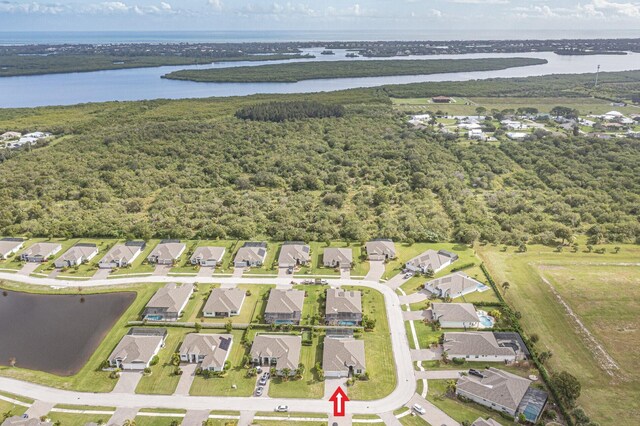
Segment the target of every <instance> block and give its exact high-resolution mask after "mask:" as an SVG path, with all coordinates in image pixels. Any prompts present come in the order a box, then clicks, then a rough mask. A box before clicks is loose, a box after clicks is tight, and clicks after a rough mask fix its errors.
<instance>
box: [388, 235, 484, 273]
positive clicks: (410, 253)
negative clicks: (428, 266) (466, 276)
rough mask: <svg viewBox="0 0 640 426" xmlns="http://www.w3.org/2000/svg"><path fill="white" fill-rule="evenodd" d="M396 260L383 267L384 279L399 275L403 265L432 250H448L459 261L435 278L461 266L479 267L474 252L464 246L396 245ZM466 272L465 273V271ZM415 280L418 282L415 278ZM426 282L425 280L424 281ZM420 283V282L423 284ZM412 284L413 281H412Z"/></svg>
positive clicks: (435, 244) (447, 244)
mask: <svg viewBox="0 0 640 426" xmlns="http://www.w3.org/2000/svg"><path fill="white" fill-rule="evenodd" d="M395 246H396V256H397V257H396V259H393V260H391V261H390V262H388V263H387V264H386V266H385V273H384V275H383V278H384V279H389V278H391V277H393V276H394V275H397V274H399V273H400V272H401V271H402V269H403V268H404V265H405V263H407V261H409V260H411V259H413V258H414V257H416V256H418V255H419V254H421V253H423V252H425V251H427V250H429V249H432V250H435V251H438V250H442V249H444V250H449V251H451V252H454V253H456V254H457V255H458V256H459V259H458V260H456V261H455V262H454V263H453V264H452V265H450V266H448V267H446V268H445V269H443V270H442V271H440V272H438V273H437V274H436V275H435V277H436V278H437V277H441V276H443V275H447V274H449V273H451V270H452V269H455V268H459V267H460V266H462V265H466V264H470V263H473V264H474V265H479V264H480V260H479V259H478V258H477V257H476V255H475V251H474V250H473V249H472V248H469V246H467V245H464V244H453V243H415V244H411V245H408V244H401V243H396V245H395ZM465 272H466V271H465ZM415 280H418V279H417V278H415ZM424 281H426V280H424ZM424 281H422V282H424ZM412 282H414V281H412Z"/></svg>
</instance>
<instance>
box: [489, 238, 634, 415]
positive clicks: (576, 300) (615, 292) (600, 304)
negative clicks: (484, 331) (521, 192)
mask: <svg viewBox="0 0 640 426" xmlns="http://www.w3.org/2000/svg"><path fill="white" fill-rule="evenodd" d="M580 245H581V246H582V247H580V248H579V251H578V252H577V253H573V252H572V250H570V249H565V250H564V251H563V252H562V253H558V252H556V251H555V249H553V248H550V247H544V246H530V247H529V248H528V251H527V252H526V253H514V251H513V249H508V250H507V251H506V252H505V251H502V249H500V248H498V247H492V246H485V247H480V248H479V249H478V252H479V254H480V256H481V257H482V259H483V260H484V261H485V263H486V265H487V267H488V268H489V270H490V272H491V273H492V275H493V277H494V279H495V281H496V282H497V283H502V282H504V281H508V282H509V283H510V285H511V286H510V288H509V290H508V291H507V292H506V295H505V297H506V299H507V302H508V303H509V304H510V305H511V306H512V307H514V308H515V309H516V310H518V311H520V312H521V313H522V324H523V327H524V329H525V331H526V332H528V333H537V334H538V335H539V336H540V342H539V343H538V345H539V347H541V348H544V349H548V350H551V351H552V353H553V357H552V358H551V360H550V361H549V365H550V367H551V368H552V369H553V370H554V371H560V370H566V371H568V372H570V373H571V374H573V375H575V376H576V377H577V378H578V379H579V380H580V382H581V383H582V396H581V398H580V399H579V401H578V403H579V404H580V405H582V406H583V407H584V408H585V410H586V411H587V413H588V414H589V415H590V416H591V417H592V418H593V419H595V420H596V421H599V422H601V423H602V424H613V423H618V424H631V423H633V422H634V419H637V418H638V416H639V415H640V406H639V405H638V402H637V398H635V395H638V394H639V393H640V372H639V371H638V369H637V368H636V366H635V362H634V361H635V359H634V353H633V352H634V351H632V350H630V348H634V347H639V346H640V316H638V314H637V313H638V312H640V304H639V302H638V300H640V266H638V259H640V247H638V246H634V245H622V244H621V245H619V246H620V248H621V249H620V252H619V253H617V254H616V253H615V250H614V246H613V245H600V246H597V248H599V247H602V248H605V249H606V253H605V254H596V253H595V252H594V253H587V252H585V250H584V248H583V247H585V245H584V242H582V241H580ZM545 279H546V280H547V281H548V282H549V283H550V284H551V285H553V287H554V288H555V290H556V292H557V296H556V295H554V293H553V292H552V290H551V288H550V286H549V285H548V284H547V283H545V281H544V280H545ZM558 298H561V299H562V300H563V301H564V302H565V303H566V304H567V305H568V306H569V307H570V309H571V310H572V311H573V312H574V313H575V315H577V317H578V318H579V319H580V321H582V323H583V324H584V325H585V327H586V329H587V330H588V332H590V333H591V334H592V335H593V336H594V338H595V342H596V344H599V345H601V346H602V348H603V349H604V351H606V353H607V354H609V355H610V356H611V358H612V359H613V361H614V363H615V364H616V365H617V366H618V367H619V369H616V368H615V367H612V366H610V365H608V364H607V362H606V358H605V356H604V355H603V354H602V353H601V352H599V351H598V350H597V349H596V347H595V346H594V343H592V342H590V341H589V340H587V339H586V338H585V337H584V334H585V333H584V332H582V330H581V329H580V328H579V327H578V326H577V325H576V322H575V321H573V320H572V319H571V318H570V317H569V315H568V314H567V311H566V309H565V308H564V307H563V305H562V304H561V303H560V301H559V299H558ZM607 371H609V372H607ZM604 383H606V384H607V386H603V384H604Z"/></svg>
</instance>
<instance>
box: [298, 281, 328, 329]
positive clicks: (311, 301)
mask: <svg viewBox="0 0 640 426" xmlns="http://www.w3.org/2000/svg"><path fill="white" fill-rule="evenodd" d="M293 288H294V289H296V290H302V291H304V292H305V298H304V305H303V306H302V320H301V321H300V325H313V324H316V322H317V321H319V322H320V324H322V322H323V320H324V314H325V312H324V303H320V302H321V299H322V297H323V296H324V295H326V292H327V289H328V287H327V286H321V285H296V286H294V287H293Z"/></svg>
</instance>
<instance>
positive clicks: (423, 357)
mask: <svg viewBox="0 0 640 426" xmlns="http://www.w3.org/2000/svg"><path fill="white" fill-rule="evenodd" d="M440 358H442V348H441V347H439V348H438V349H411V359H412V360H413V361H434V360H437V359H440Z"/></svg>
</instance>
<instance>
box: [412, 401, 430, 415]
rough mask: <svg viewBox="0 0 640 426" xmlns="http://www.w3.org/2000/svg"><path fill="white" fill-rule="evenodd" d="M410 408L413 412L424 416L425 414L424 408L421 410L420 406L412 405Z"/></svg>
mask: <svg viewBox="0 0 640 426" xmlns="http://www.w3.org/2000/svg"><path fill="white" fill-rule="evenodd" d="M411 408H413V411H415V412H416V413H418V414H422V415H424V414H425V413H426V412H427V411H426V410H425V409H424V408H422V405H420V404H413V407H411Z"/></svg>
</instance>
